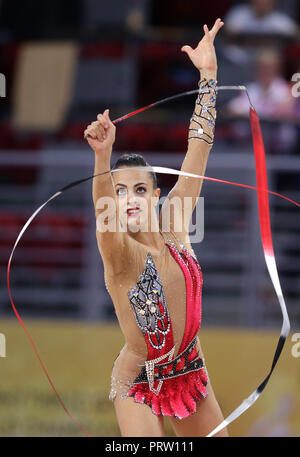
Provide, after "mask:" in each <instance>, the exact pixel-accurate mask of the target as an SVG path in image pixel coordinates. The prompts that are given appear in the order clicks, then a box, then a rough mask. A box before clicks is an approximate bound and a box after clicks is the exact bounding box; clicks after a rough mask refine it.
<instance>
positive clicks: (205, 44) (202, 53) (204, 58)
mask: <svg viewBox="0 0 300 457" xmlns="http://www.w3.org/2000/svg"><path fill="white" fill-rule="evenodd" d="M223 25H224V22H222V21H221V19H220V18H219V19H217V20H216V22H215V24H214V26H213V27H212V29H211V30H209V29H208V27H207V25H206V24H205V25H204V26H203V30H204V37H203V38H202V40H201V41H199V43H198V46H197V47H196V48H195V49H193V48H191V46H188V45H185V46H182V48H181V51H183V52H186V53H187V55H188V56H189V58H190V59H191V61H192V62H193V64H194V65H195V67H196V68H198V70H208V71H216V70H217V68H218V65H217V57H216V53H215V47H214V39H215V37H216V35H217V33H218V31H219V30H220V29H221V28H222V27H223Z"/></svg>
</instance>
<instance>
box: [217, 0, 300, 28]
mask: <svg viewBox="0 0 300 457" xmlns="http://www.w3.org/2000/svg"><path fill="white" fill-rule="evenodd" d="M276 4H277V0H250V1H249V2H248V4H245V5H236V6H234V7H233V8H232V9H231V10H229V12H228V13H227V15H226V16H225V19H224V23H225V27H226V30H227V32H229V33H230V34H245V35H247V34H249V35H251V34H253V35H268V34H270V35H280V36H285V37H293V36H296V34H297V31H298V26H297V24H296V22H295V21H294V20H293V19H292V18H290V17H289V16H288V15H286V14H285V13H283V12H280V11H278V10H276V6H277V5H276Z"/></svg>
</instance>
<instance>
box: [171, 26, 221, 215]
mask: <svg viewBox="0 0 300 457" xmlns="http://www.w3.org/2000/svg"><path fill="white" fill-rule="evenodd" d="M223 25H224V23H223V22H222V21H221V19H217V20H216V22H215V24H214V26H213V27H212V29H211V30H209V29H208V27H207V25H204V27H203V29H204V33H205V34H204V36H203V38H202V40H201V41H200V42H199V44H198V46H197V47H196V48H195V49H192V48H191V47H190V46H183V47H182V48H181V50H182V51H184V52H186V53H187V54H188V56H189V58H190V60H191V61H192V62H193V64H194V65H195V67H196V68H197V69H198V70H199V72H200V75H199V89H201V90H205V93H201V92H200V91H199V94H198V97H197V100H196V102H195V108H194V112H193V115H192V117H191V119H190V124H189V130H188V148H187V153H186V155H185V158H184V160H183V163H182V166H181V171H185V172H188V173H194V174H197V175H201V176H204V173H205V170H206V164H207V160H208V156H209V153H210V150H211V148H212V145H213V140H214V128H215V119H216V108H215V104H216V90H215V87H216V84H217V69H218V66H217V58H216V53H215V48H214V39H215V36H216V34H217V33H218V31H219V30H220V28H221V27H222V26H223ZM202 183H203V179H201V178H192V177H187V176H179V177H178V180H177V182H176V184H175V186H174V187H173V189H172V190H171V191H170V193H169V194H168V200H169V202H170V200H171V199H172V198H173V197H179V201H180V202H181V204H180V208H181V210H182V209H183V208H184V197H191V198H192V205H186V206H185V211H184V219H185V220H186V221H189V220H190V217H191V215H192V213H193V210H194V208H195V205H196V203H197V199H198V197H199V195H200V192H201V188H202ZM175 201H176V199H175ZM174 209H175V208H174ZM181 210H180V211H181ZM187 213H188V214H187Z"/></svg>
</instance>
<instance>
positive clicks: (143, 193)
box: [112, 167, 160, 233]
mask: <svg viewBox="0 0 300 457" xmlns="http://www.w3.org/2000/svg"><path fill="white" fill-rule="evenodd" d="M122 168H124V167H122ZM112 176H113V180H114V183H115V190H116V195H117V204H118V207H119V219H120V223H121V225H122V227H123V228H126V229H127V230H128V231H131V232H135V233H136V232H138V231H144V232H147V231H150V230H151V220H152V218H153V217H157V216H156V211H155V207H156V205H157V203H158V199H159V195H160V189H159V188H156V189H154V187H153V180H152V177H151V175H150V173H149V172H147V171H142V170H141V171H139V170H130V169H126V170H122V171H116V172H114V173H113V174H112Z"/></svg>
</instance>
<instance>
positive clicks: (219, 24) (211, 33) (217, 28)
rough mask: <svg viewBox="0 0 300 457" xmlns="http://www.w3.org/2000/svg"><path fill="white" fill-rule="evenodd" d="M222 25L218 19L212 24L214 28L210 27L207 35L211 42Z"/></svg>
mask: <svg viewBox="0 0 300 457" xmlns="http://www.w3.org/2000/svg"><path fill="white" fill-rule="evenodd" d="M223 25H224V22H223V21H221V19H220V18H218V19H217V20H216V22H215V23H214V26H213V27H212V29H211V30H210V31H209V34H210V36H211V38H212V41H213V40H214V39H215V36H216V34H217V33H218V31H219V30H220V29H221V28H222V27H223Z"/></svg>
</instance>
